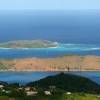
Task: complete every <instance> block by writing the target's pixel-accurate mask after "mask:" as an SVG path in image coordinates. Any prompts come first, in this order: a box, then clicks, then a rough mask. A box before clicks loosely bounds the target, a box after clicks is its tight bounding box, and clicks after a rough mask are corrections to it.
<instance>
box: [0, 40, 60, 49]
mask: <svg viewBox="0 0 100 100" xmlns="http://www.w3.org/2000/svg"><path fill="white" fill-rule="evenodd" d="M57 46H58V43H57V42H51V41H47V40H18V41H9V42H5V43H0V48H48V47H57Z"/></svg>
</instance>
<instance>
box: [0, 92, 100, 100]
mask: <svg viewBox="0 0 100 100" xmlns="http://www.w3.org/2000/svg"><path fill="white" fill-rule="evenodd" d="M0 100H100V97H98V96H97V95H93V94H79V93H73V94H71V95H66V94H63V95H52V96H36V97H23V98H17V97H7V96H0Z"/></svg>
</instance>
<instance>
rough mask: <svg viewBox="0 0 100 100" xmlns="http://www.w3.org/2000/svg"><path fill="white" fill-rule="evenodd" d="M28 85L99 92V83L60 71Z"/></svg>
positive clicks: (72, 90)
mask: <svg viewBox="0 0 100 100" xmlns="http://www.w3.org/2000/svg"><path fill="white" fill-rule="evenodd" d="M28 86H35V87H39V88H42V89H44V90H45V89H46V90H47V89H49V88H50V86H53V87H54V86H55V88H56V89H60V90H64V91H70V92H85V93H97V92H100V85H98V84H96V83H95V82H93V81H92V80H90V79H88V78H85V77H82V76H78V75H73V74H65V73H60V74H58V75H55V76H48V77H46V78H44V79H40V80H39V81H35V82H31V83H29V84H28Z"/></svg>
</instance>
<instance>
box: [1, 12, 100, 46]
mask: <svg viewBox="0 0 100 100" xmlns="http://www.w3.org/2000/svg"><path fill="white" fill-rule="evenodd" d="M23 39H26V40H27V39H28V40H29V39H47V40H51V41H58V42H62V43H75V44H76V43H79V44H80V43H86V44H87V43H88V44H99V43H100V41H99V40H100V11H99V10H81V11H78V10H69V11H68V10H67V11H0V41H1V42H4V41H10V40H23Z"/></svg>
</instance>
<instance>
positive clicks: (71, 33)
mask: <svg viewBox="0 0 100 100" xmlns="http://www.w3.org/2000/svg"><path fill="white" fill-rule="evenodd" d="M34 39H35V40H36V39H42V40H44V39H45V40H49V41H54V42H58V44H59V46H58V47H57V48H42V49H39V48H35V49H34V48H32V49H25V48H23V49H12V48H10V49H7V48H0V59H2V58H7V59H9V58H25V57H56V56H63V55H67V54H74V55H76V54H78V55H97V56H100V11H98V10H87V11H85V10H81V11H80V10H69V11H24V10H23V11H13V10H12V11H0V42H7V41H13V40H34ZM54 74H57V73H56V72H36V73H35V72H0V80H1V81H6V82H9V83H15V82H18V83H20V84H26V83H28V82H31V81H35V80H38V79H41V78H44V77H46V76H49V75H54ZM75 74H79V75H80V73H78V72H77V73H75ZM81 75H84V76H85V77H88V78H90V79H92V80H93V81H95V82H97V83H99V84H100V72H83V73H81Z"/></svg>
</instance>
